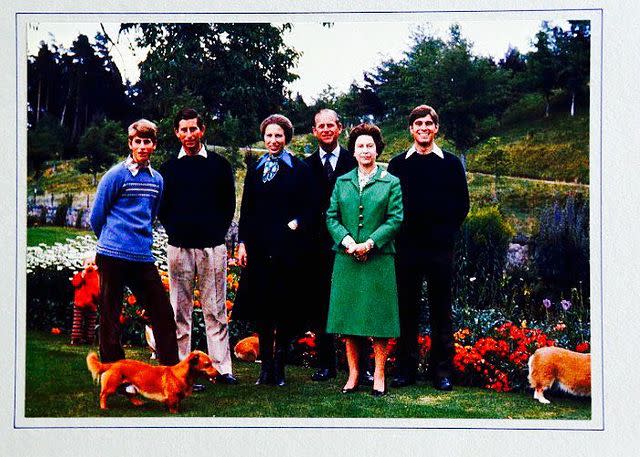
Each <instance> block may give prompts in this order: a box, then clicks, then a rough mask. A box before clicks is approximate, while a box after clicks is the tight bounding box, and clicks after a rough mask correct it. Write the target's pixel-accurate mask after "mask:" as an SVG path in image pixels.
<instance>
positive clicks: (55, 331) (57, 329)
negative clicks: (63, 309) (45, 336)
mask: <svg viewBox="0 0 640 457" xmlns="http://www.w3.org/2000/svg"><path fill="white" fill-rule="evenodd" d="M61 332H62V330H60V329H59V328H58V327H53V328H52V329H51V334H52V335H60V333H61Z"/></svg>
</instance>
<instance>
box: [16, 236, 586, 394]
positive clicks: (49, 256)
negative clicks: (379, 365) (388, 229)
mask: <svg viewBox="0 0 640 457" xmlns="http://www.w3.org/2000/svg"><path fill="white" fill-rule="evenodd" d="M166 243H167V237H166V234H165V233H164V230H163V229H162V228H161V227H159V228H157V229H156V230H154V244H153V249H152V250H153V254H154V256H155V257H156V259H157V261H156V265H157V267H158V270H159V272H160V275H161V278H162V282H163V284H164V285H165V288H166V290H167V293H168V291H169V280H168V273H167V270H168V267H167V259H166ZM94 248H95V238H93V237H92V236H80V237H77V238H75V239H73V240H69V241H68V242H67V243H66V244H62V243H55V244H54V245H53V246H50V247H49V246H46V245H39V246H36V247H29V248H27V270H26V272H27V327H28V328H30V329H39V330H46V331H51V332H52V333H56V334H60V333H62V334H69V333H70V330H71V319H72V308H73V304H72V299H73V289H72V287H71V284H70V281H69V280H70V279H71V277H72V276H73V274H74V273H75V272H77V271H78V270H80V269H81V267H82V260H83V258H84V257H85V255H86V253H87V252H89V251H92V250H94ZM235 254H236V253H235V252H230V256H229V259H228V273H227V299H226V308H227V312H228V319H229V322H230V323H229V330H230V339H231V344H232V345H233V344H235V342H236V341H237V340H238V339H240V338H243V337H245V336H248V335H249V334H251V332H252V329H251V328H250V326H249V325H248V324H247V323H245V322H239V321H234V320H233V319H232V315H233V311H232V310H233V303H234V300H235V297H236V291H237V288H238V281H239V279H240V268H239V267H238V266H237V264H236V257H235ZM525 263H526V262H525ZM467 275H468V272H466V271H463V270H461V271H460V272H459V277H458V279H457V281H458V283H459V284H468V285H471V286H473V287H475V285H476V283H477V282H478V281H480V280H481V279H477V278H476V276H473V277H467ZM480 278H481V277H480ZM534 280H535V278H534V275H533V273H531V272H530V271H529V270H528V267H527V266H526V265H517V266H516V267H512V268H509V269H505V270H504V271H503V274H502V277H501V279H500V281H499V283H500V284H499V290H500V294H501V296H500V297H499V298H500V302H507V303H508V304H509V306H508V307H505V306H503V305H500V306H499V307H497V308H486V309H477V308H476V307H474V306H472V304H471V303H470V299H469V297H470V296H471V295H472V294H471V295H470V294H467V293H466V292H468V290H467V289H468V288H469V287H468V286H465V287H459V288H458V289H457V294H456V302H455V303H454V325H455V326H454V328H458V329H459V330H458V331H457V332H456V333H455V335H454V339H455V355H454V360H453V363H454V369H455V374H454V377H455V381H456V382H457V383H458V384H462V385H469V386H478V387H485V388H489V389H493V390H496V391H510V390H514V389H522V388H524V387H525V386H526V385H527V381H526V375H527V361H528V359H529V357H530V355H531V354H533V352H534V351H535V350H536V349H537V348H539V347H543V346H552V345H557V346H560V347H565V348H568V349H572V350H577V351H579V352H588V351H589V348H590V344H589V339H590V322H589V309H588V298H587V300H585V299H584V298H583V292H582V287H583V286H582V284H581V283H579V284H578V286H577V287H574V288H571V290H570V291H569V293H567V294H565V295H560V296H559V297H558V298H554V300H552V299H551V298H545V299H543V300H541V302H537V301H538V300H537V298H533V297H534V294H533V293H532V292H531V290H532V289H533V287H534V286H533V285H532V282H533V281H534ZM199 299H200V292H199V290H198V287H197V285H196V289H195V290H194V296H193V301H194V313H193V334H192V342H193V346H194V347H196V348H200V349H205V348H206V333H205V324H204V318H203V313H202V309H201V305H200V300H199ZM424 305H426V304H425V302H424V301H423V307H424V308H425V309H428V307H426V306H424ZM423 314H424V313H423ZM421 321H424V322H428V321H429V320H428V316H425V315H423V317H422V318H421ZM120 322H121V324H122V329H123V332H122V333H123V343H124V344H131V345H144V344H145V335H144V328H145V325H146V324H147V323H148V319H147V316H146V313H145V311H144V308H143V307H142V306H141V303H139V302H138V300H137V299H136V297H135V296H133V295H132V294H131V293H130V292H126V293H125V295H124V297H123V306H122V314H121V316H120ZM514 322H518V324H516V323H514ZM418 343H419V348H420V354H419V373H421V374H422V375H425V374H426V373H427V372H428V369H429V354H430V349H431V339H430V336H429V327H428V326H423V327H422V334H421V335H420V336H418ZM394 347H395V341H394V340H390V342H389V349H390V356H389V371H390V372H393V365H394V362H395V356H394V354H393V349H394ZM338 356H339V359H340V363H341V365H342V366H346V361H345V360H344V359H345V357H344V346H343V345H338ZM316 360H317V354H316V341H315V336H314V335H313V334H311V333H307V334H306V335H304V336H301V337H299V338H297V339H296V340H295V341H294V343H293V350H292V351H291V355H290V358H289V361H290V362H291V363H295V364H298V365H302V366H314V365H315V361H316Z"/></svg>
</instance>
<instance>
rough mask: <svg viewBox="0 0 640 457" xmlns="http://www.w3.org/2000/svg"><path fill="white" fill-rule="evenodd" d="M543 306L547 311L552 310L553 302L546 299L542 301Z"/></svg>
mask: <svg viewBox="0 0 640 457" xmlns="http://www.w3.org/2000/svg"><path fill="white" fill-rule="evenodd" d="M542 304H543V305H544V307H545V308H547V309H549V308H551V300H549V299H548V298H545V299H544V300H542Z"/></svg>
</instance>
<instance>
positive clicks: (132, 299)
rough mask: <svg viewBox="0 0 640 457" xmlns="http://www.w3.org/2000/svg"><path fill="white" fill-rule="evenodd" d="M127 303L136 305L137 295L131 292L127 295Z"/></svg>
mask: <svg viewBox="0 0 640 457" xmlns="http://www.w3.org/2000/svg"><path fill="white" fill-rule="evenodd" d="M127 303H129V304H130V305H135V304H136V296H135V295H133V294H131V295H129V296H128V297H127Z"/></svg>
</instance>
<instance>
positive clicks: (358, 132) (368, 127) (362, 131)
mask: <svg viewBox="0 0 640 457" xmlns="http://www.w3.org/2000/svg"><path fill="white" fill-rule="evenodd" d="M362 135H369V136H370V137H371V138H373V142H374V143H375V145H376V154H378V155H380V154H381V153H382V150H383V149H384V141H383V140H382V132H380V129H379V128H378V126H377V125H375V124H367V123H363V124H358V125H356V126H355V127H354V128H352V129H351V131H350V132H349V152H351V153H352V154H353V153H354V152H355V144H356V140H357V139H358V137H359V136H362Z"/></svg>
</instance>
